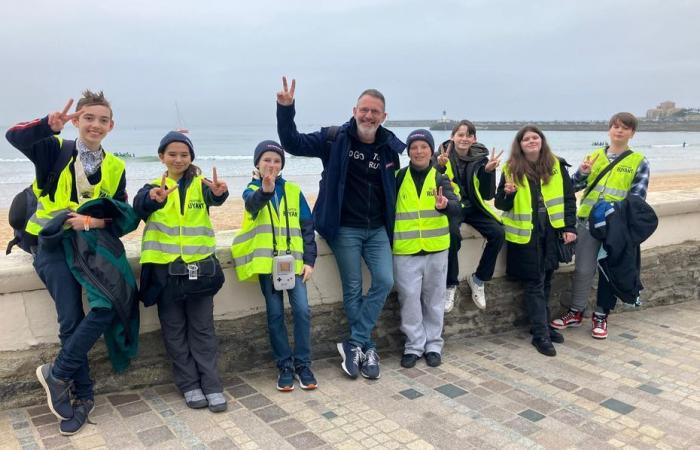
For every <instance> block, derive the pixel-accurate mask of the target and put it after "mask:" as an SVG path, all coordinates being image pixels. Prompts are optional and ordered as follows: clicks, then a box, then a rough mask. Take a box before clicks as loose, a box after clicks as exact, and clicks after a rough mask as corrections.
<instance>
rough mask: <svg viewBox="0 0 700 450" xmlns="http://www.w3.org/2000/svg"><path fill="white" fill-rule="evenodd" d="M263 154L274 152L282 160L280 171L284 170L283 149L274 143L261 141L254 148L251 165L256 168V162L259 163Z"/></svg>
mask: <svg viewBox="0 0 700 450" xmlns="http://www.w3.org/2000/svg"><path fill="white" fill-rule="evenodd" d="M265 152H275V153H277V154H278V155H280V158H282V169H284V149H283V148H282V146H281V145H279V144H278V143H277V142H275V141H262V142H261V143H259V144H258V146H257V147H255V153H253V165H254V166H255V167H258V162H260V157H261V156H262V155H263V153H265Z"/></svg>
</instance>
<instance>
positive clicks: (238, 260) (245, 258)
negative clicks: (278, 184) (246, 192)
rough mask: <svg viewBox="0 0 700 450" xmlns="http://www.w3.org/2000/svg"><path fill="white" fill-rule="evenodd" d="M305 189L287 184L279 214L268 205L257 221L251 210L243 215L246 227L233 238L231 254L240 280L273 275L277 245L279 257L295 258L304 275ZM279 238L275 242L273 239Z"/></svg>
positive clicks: (296, 265) (295, 265)
mask: <svg viewBox="0 0 700 450" xmlns="http://www.w3.org/2000/svg"><path fill="white" fill-rule="evenodd" d="M248 188H249V189H252V190H257V189H260V186H256V185H254V184H249V185H248ZM300 195H301V189H300V188H299V185H297V184H296V183H292V182H290V181H285V182H284V197H283V198H282V201H281V203H280V205H279V211H276V210H275V208H273V207H270V206H269V204H267V205H265V206H264V207H263V208H261V209H260V211H258V214H257V216H256V217H255V218H253V215H252V214H250V213H249V212H248V211H245V212H244V214H243V224H242V226H241V229H240V230H239V231H238V233H237V234H236V236H235V237H234V238H233V245H232V246H231V255H232V256H233V266H234V267H235V269H236V275H237V276H238V279H239V280H240V281H256V280H257V276H258V275H260V274H271V273H272V258H273V257H274V250H275V248H273V247H274V245H273V244H274V243H276V250H277V253H278V254H279V255H283V254H285V253H287V250H289V252H290V254H291V255H292V256H294V271H295V273H296V274H297V275H300V274H301V271H302V269H303V268H304V260H303V257H304V239H303V237H302V234H301V224H300V222H299V216H300V214H301V208H300V203H299V198H300ZM287 229H289V237H290V245H289V246H288V245H287ZM273 233H274V235H275V239H274V242H273V239H272V236H273Z"/></svg>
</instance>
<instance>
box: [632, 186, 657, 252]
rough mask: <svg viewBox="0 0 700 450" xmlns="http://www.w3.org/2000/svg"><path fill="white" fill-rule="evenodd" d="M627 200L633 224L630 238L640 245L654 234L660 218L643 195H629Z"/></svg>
mask: <svg viewBox="0 0 700 450" xmlns="http://www.w3.org/2000/svg"><path fill="white" fill-rule="evenodd" d="M625 200H626V201H625V202H624V203H625V207H626V208H627V217H628V221H629V223H630V225H632V226H630V227H629V233H630V238H631V239H632V242H634V243H635V244H637V245H639V244H641V243H642V242H644V241H646V240H647V239H649V237H650V236H651V235H652V234H654V231H656V227H657V226H658V225H659V219H658V217H657V216H656V213H655V212H654V209H653V208H652V207H651V206H650V205H649V204H648V203H647V202H646V201H645V200H644V199H643V198H642V197H640V196H638V195H628V196H627V198H626V199H625Z"/></svg>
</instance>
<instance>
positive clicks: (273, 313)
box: [232, 141, 318, 392]
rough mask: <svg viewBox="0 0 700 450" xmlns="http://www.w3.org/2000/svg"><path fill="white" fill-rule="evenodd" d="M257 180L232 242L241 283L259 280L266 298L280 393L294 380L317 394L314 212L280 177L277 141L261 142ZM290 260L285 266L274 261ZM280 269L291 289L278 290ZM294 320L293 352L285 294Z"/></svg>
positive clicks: (281, 155) (246, 198) (295, 188)
mask: <svg viewBox="0 0 700 450" xmlns="http://www.w3.org/2000/svg"><path fill="white" fill-rule="evenodd" d="M253 162H254V165H255V167H256V176H255V177H254V178H253V180H251V182H250V183H249V184H248V186H247V188H246V189H245V191H243V200H244V201H245V215H244V217H243V225H242V227H241V230H240V231H239V233H238V234H237V235H236V237H235V238H234V240H233V246H232V253H233V260H234V267H235V268H236V274H237V275H238V278H239V280H241V281H245V280H255V279H257V280H258V282H259V283H260V289H261V290H262V294H263V296H264V297H265V304H266V310H267V328H268V332H269V334H270V344H271V346H272V353H273V355H274V358H275V361H276V363H277V368H278V369H279V375H278V377H277V389H278V390H279V391H282V392H289V391H292V390H293V389H294V379H295V378H296V379H297V381H298V382H299V386H300V387H301V388H302V389H305V390H312V389H316V387H317V386H318V382H317V381H316V378H315V377H314V374H313V372H312V371H311V313H310V310H309V301H308V298H307V294H306V282H307V281H308V280H309V278H310V277H311V274H312V273H313V267H314V263H315V261H316V238H315V232H314V224H313V217H312V216H311V209H310V208H309V205H308V204H307V203H306V199H305V198H304V194H303V193H302V192H301V189H300V188H299V186H298V185H297V184H295V183H292V182H289V181H286V180H285V179H284V178H282V176H280V175H279V174H280V172H281V170H282V169H283V168H284V149H283V148H282V146H280V144H278V143H277V142H275V141H263V142H261V143H260V144H258V146H257V147H256V148H255V153H254V156H253ZM276 256H279V257H286V258H287V260H286V261H284V262H282V260H280V259H276V258H275V257H276ZM275 264H279V265H280V267H282V268H283V269H285V270H286V272H287V273H288V274H289V276H290V277H291V273H292V271H293V273H294V277H293V279H294V286H293V287H292V288H288V289H287V288H282V287H281V286H280V289H277V288H276V287H275V282H274V281H273V279H272V273H273V265H275ZM285 290H286V292H287V295H288V297H289V303H290V304H291V306H292V317H293V318H294V351H293V352H292V349H291V347H290V345H289V339H288V338H287V327H286V325H285V322H284V302H283V301H284V291H285Z"/></svg>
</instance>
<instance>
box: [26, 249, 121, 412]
mask: <svg viewBox="0 0 700 450" xmlns="http://www.w3.org/2000/svg"><path fill="white" fill-rule="evenodd" d="M34 269H35V270H36V273H37V274H38V275H39V278H40V279H41V281H43V282H44V285H45V286H46V289H47V290H48V291H49V294H50V295H51V298H52V299H53V301H54V303H55V305H56V313H57V315H58V338H59V340H60V341H61V351H60V352H59V354H58V356H57V357H56V360H55V361H54V368H53V374H54V376H56V377H58V378H60V379H70V380H73V386H74V389H75V396H76V397H77V398H79V399H91V398H93V396H94V394H93V381H92V380H91V379H90V368H89V366H88V359H87V354H88V352H89V351H90V349H91V348H92V347H93V346H94V345H95V342H97V340H98V339H99V338H100V336H101V335H102V333H104V331H105V330H106V329H107V327H109V325H110V324H111V323H112V320H113V319H114V315H115V313H114V310H112V309H104V308H96V309H92V310H90V312H89V313H88V315H87V316H85V313H84V312H83V300H82V287H81V286H80V284H79V283H78V281H77V280H76V279H75V277H73V274H72V272H71V271H70V268H69V267H68V263H67V262H66V256H65V254H64V252H63V247H62V246H60V245H59V246H58V247H56V248H53V249H49V248H45V247H40V248H39V251H38V253H37V254H36V257H35V258H34Z"/></svg>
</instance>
